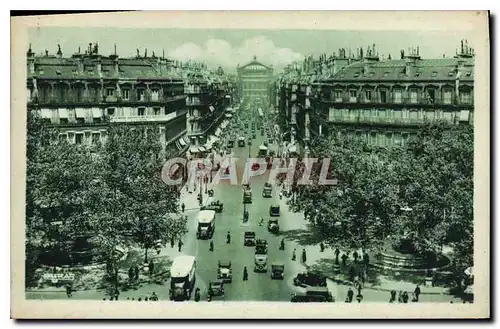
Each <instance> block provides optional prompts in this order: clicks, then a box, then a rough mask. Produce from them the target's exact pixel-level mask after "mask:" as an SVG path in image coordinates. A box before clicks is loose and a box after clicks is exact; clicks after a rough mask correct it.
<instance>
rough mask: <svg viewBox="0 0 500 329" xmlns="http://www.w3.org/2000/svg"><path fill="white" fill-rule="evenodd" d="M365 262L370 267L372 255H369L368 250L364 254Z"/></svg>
mask: <svg viewBox="0 0 500 329" xmlns="http://www.w3.org/2000/svg"><path fill="white" fill-rule="evenodd" d="M363 263H364V264H365V266H366V267H367V268H368V265H369V264H370V256H368V254H367V253H366V252H365V253H364V254H363Z"/></svg>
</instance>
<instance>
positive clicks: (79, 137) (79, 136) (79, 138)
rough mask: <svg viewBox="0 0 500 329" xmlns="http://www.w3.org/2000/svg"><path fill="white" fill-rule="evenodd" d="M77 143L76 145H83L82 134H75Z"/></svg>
mask: <svg viewBox="0 0 500 329" xmlns="http://www.w3.org/2000/svg"><path fill="white" fill-rule="evenodd" d="M75 143H76V144H82V143H83V134H82V133H78V134H75Z"/></svg>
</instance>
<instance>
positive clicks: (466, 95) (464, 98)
mask: <svg viewBox="0 0 500 329" xmlns="http://www.w3.org/2000/svg"><path fill="white" fill-rule="evenodd" d="M471 94H472V93H471V91H470V90H460V103H462V104H470V103H471V101H472V97H471Z"/></svg>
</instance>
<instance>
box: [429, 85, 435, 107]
mask: <svg viewBox="0 0 500 329" xmlns="http://www.w3.org/2000/svg"><path fill="white" fill-rule="evenodd" d="M435 99H436V90H434V89H427V103H429V104H434V100H435Z"/></svg>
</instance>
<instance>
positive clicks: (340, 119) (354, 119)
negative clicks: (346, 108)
mask: <svg viewBox="0 0 500 329" xmlns="http://www.w3.org/2000/svg"><path fill="white" fill-rule="evenodd" d="M329 121H330V122H332V123H359V124H396V125H420V124H423V123H424V122H425V119H424V118H395V117H385V116H361V115H351V116H333V117H330V119H329Z"/></svg>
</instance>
